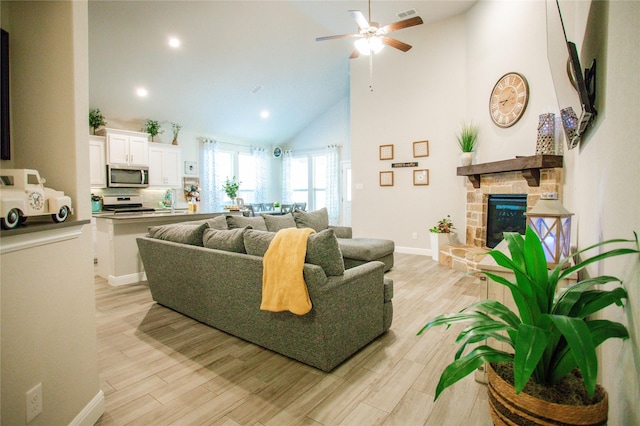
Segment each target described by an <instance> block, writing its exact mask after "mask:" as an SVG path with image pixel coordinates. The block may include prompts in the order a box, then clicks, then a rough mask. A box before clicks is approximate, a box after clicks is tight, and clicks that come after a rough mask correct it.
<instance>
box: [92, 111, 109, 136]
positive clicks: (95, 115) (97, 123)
mask: <svg viewBox="0 0 640 426" xmlns="http://www.w3.org/2000/svg"><path fill="white" fill-rule="evenodd" d="M106 125H107V122H106V121H105V119H104V115H102V113H101V112H100V109H98V108H96V109H92V110H89V127H91V134H93V135H95V134H96V129H97V128H98V127H101V126H106Z"/></svg>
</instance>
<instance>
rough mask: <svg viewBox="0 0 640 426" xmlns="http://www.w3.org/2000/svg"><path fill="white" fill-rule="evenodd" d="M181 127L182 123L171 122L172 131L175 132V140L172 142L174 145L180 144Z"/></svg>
mask: <svg viewBox="0 0 640 426" xmlns="http://www.w3.org/2000/svg"><path fill="white" fill-rule="evenodd" d="M181 129H182V126H181V125H179V124H177V123H171V133H173V141H172V142H171V144H172V145H178V134H179V133H180V130H181Z"/></svg>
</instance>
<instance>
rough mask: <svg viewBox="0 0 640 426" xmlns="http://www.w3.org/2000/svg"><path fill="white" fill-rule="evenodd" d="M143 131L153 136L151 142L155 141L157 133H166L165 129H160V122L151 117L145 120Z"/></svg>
mask: <svg viewBox="0 0 640 426" xmlns="http://www.w3.org/2000/svg"><path fill="white" fill-rule="evenodd" d="M142 131H143V132H147V133H149V135H150V136H151V142H153V138H154V137H155V136H156V135H161V134H163V133H164V130H160V123H158V122H157V121H156V120H151V119H149V120H147V121H145V122H144V127H143V128H142Z"/></svg>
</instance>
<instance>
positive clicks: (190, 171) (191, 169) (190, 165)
mask: <svg viewBox="0 0 640 426" xmlns="http://www.w3.org/2000/svg"><path fill="white" fill-rule="evenodd" d="M184 174H185V175H197V174H198V163H196V162H195V161H185V162H184Z"/></svg>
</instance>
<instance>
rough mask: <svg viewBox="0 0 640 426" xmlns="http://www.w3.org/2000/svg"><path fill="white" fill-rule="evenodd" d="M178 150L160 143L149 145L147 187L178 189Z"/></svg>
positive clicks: (179, 185) (179, 183)
mask: <svg viewBox="0 0 640 426" xmlns="http://www.w3.org/2000/svg"><path fill="white" fill-rule="evenodd" d="M180 175H181V173H180V148H179V147H177V146H174V145H163V144H160V143H151V144H149V186H153V187H159V188H179V187H181V186H182V184H181V182H180Z"/></svg>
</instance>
